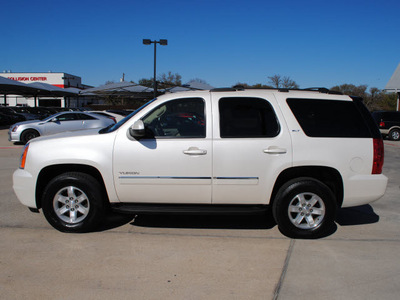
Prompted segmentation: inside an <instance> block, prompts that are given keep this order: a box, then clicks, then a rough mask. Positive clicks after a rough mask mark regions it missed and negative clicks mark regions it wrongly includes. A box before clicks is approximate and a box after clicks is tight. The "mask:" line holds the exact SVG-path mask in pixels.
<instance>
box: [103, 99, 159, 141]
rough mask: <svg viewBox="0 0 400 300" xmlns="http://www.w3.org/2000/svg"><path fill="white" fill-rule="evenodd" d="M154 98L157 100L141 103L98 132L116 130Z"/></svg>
mask: <svg viewBox="0 0 400 300" xmlns="http://www.w3.org/2000/svg"><path fill="white" fill-rule="evenodd" d="M155 100H157V98H154V99H153V100H150V101H149V102H147V103H145V104H143V105H142V106H141V107H139V108H138V109H137V110H134V111H133V112H132V113H130V114H129V115H127V116H126V117H125V118H123V119H122V120H121V121H119V122H118V123H116V124H114V125H112V126H108V127H106V128H103V129H101V130H100V131H99V133H109V132H113V131H115V130H117V129H118V128H120V127H121V126H122V125H124V124H125V123H126V121H128V120H129V119H130V118H132V117H133V116H134V115H136V114H137V113H138V112H139V111H141V110H142V109H143V108H145V107H146V106H147V105H149V104H150V103H152V102H154V101H155Z"/></svg>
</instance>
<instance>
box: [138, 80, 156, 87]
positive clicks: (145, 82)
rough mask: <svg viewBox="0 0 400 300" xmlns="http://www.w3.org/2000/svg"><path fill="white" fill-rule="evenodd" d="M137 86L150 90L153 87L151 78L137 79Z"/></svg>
mask: <svg viewBox="0 0 400 300" xmlns="http://www.w3.org/2000/svg"><path fill="white" fill-rule="evenodd" d="M139 85H143V86H146V87H149V88H152V87H153V78H149V79H147V78H142V79H139Z"/></svg>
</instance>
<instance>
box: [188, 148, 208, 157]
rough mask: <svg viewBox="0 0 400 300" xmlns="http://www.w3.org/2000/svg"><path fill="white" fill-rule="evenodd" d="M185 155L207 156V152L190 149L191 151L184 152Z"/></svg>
mask: <svg viewBox="0 0 400 300" xmlns="http://www.w3.org/2000/svg"><path fill="white" fill-rule="evenodd" d="M183 153H184V154H186V155H205V154H207V150H203V149H199V148H197V147H189V149H187V150H183Z"/></svg>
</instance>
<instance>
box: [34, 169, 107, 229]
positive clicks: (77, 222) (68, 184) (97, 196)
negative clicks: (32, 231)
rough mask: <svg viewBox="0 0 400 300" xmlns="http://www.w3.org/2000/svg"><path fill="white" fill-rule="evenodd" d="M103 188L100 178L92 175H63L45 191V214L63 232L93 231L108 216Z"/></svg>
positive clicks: (43, 203)
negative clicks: (99, 181)
mask: <svg viewBox="0 0 400 300" xmlns="http://www.w3.org/2000/svg"><path fill="white" fill-rule="evenodd" d="M102 190H103V189H102V187H101V186H100V184H99V183H98V181H97V180H96V179H95V178H93V177H92V176H90V175H88V174H85V173H79V172H70V173H64V174H61V175H59V176H57V177H55V178H54V179H53V180H51V181H50V182H49V184H48V185H47V186H46V188H45V190H44V193H43V197H42V208H43V213H44V215H45V217H46V219H47V221H48V222H49V223H50V224H51V225H52V226H53V227H54V228H55V229H57V230H59V231H62V232H87V231H91V230H93V229H94V228H95V227H96V226H97V225H98V224H99V222H100V221H101V220H102V218H103V216H104V212H105V201H104V199H103V194H102Z"/></svg>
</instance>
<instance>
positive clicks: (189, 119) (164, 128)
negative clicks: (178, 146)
mask: <svg viewBox="0 0 400 300" xmlns="http://www.w3.org/2000/svg"><path fill="white" fill-rule="evenodd" d="M143 122H144V124H145V127H146V130H147V131H148V133H147V135H148V136H149V137H174V138H182V137H183V138H191V137H195V138H202V137H205V136H206V124H205V118H204V100H203V99H201V98H185V99H176V100H172V101H168V102H166V103H163V104H161V105H160V106H158V107H156V108H155V109H153V110H152V111H151V112H150V113H149V114H148V115H147V116H146V117H144V118H143Z"/></svg>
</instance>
